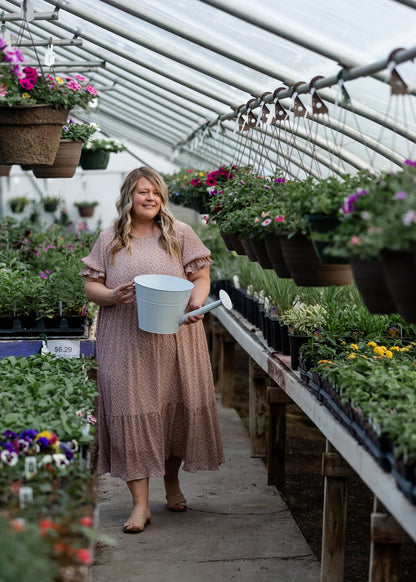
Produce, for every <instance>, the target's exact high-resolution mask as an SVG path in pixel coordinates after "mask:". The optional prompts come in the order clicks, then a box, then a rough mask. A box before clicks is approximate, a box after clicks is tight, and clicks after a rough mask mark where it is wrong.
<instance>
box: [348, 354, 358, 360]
mask: <svg viewBox="0 0 416 582" xmlns="http://www.w3.org/2000/svg"><path fill="white" fill-rule="evenodd" d="M356 357H357V356H356V354H350V355H349V356H348V359H349V360H352V359H353V358H356Z"/></svg>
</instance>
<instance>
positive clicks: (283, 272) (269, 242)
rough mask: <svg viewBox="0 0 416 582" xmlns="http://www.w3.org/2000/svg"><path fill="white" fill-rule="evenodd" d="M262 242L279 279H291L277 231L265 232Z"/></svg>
mask: <svg viewBox="0 0 416 582" xmlns="http://www.w3.org/2000/svg"><path fill="white" fill-rule="evenodd" d="M264 244H265V246H266V250H267V254H268V255H269V259H270V262H271V263H272V265H273V269H274V270H275V273H276V275H277V276H278V277H280V278H281V279H291V275H290V271H289V269H288V268H287V265H286V261H285V258H284V256H283V252H282V244H281V242H280V237H279V235H278V234H277V233H273V234H267V235H266V236H265V238H264Z"/></svg>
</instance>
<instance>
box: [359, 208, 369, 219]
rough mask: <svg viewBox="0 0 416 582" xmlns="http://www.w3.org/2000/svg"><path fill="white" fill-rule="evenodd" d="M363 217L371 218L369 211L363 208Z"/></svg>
mask: <svg viewBox="0 0 416 582" xmlns="http://www.w3.org/2000/svg"><path fill="white" fill-rule="evenodd" d="M361 218H362V219H363V220H370V218H371V214H370V213H369V212H367V211H366V210H363V212H361Z"/></svg>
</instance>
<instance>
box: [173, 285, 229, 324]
mask: <svg viewBox="0 0 416 582" xmlns="http://www.w3.org/2000/svg"><path fill="white" fill-rule="evenodd" d="M219 296H220V298H219V299H218V301H213V302H212V303H208V305H204V306H203V307H200V308H199V309H194V310H193V311H189V312H188V313H184V315H182V317H181V318H180V320H179V325H182V324H183V323H185V321H186V320H187V319H188V317H189V316H192V315H203V314H204V313H207V312H208V311H212V309H215V308H216V307H220V306H221V305H222V306H223V307H225V308H226V309H232V307H233V304H232V301H231V299H230V296H229V295H228V293H227V292H226V291H224V289H221V291H220V292H219Z"/></svg>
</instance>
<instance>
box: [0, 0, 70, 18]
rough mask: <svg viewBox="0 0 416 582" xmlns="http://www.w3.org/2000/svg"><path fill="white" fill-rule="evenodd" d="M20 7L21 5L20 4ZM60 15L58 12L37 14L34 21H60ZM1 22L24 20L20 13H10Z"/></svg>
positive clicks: (4, 15)
mask: <svg viewBox="0 0 416 582" xmlns="http://www.w3.org/2000/svg"><path fill="white" fill-rule="evenodd" d="M19 5H20V3H19ZM58 19H59V14H58V13H57V12H35V14H34V15H33V20H58ZM0 20H1V21H2V22H21V21H22V20H24V18H23V16H22V15H21V13H20V12H10V13H9V14H3V16H1V18H0Z"/></svg>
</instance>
